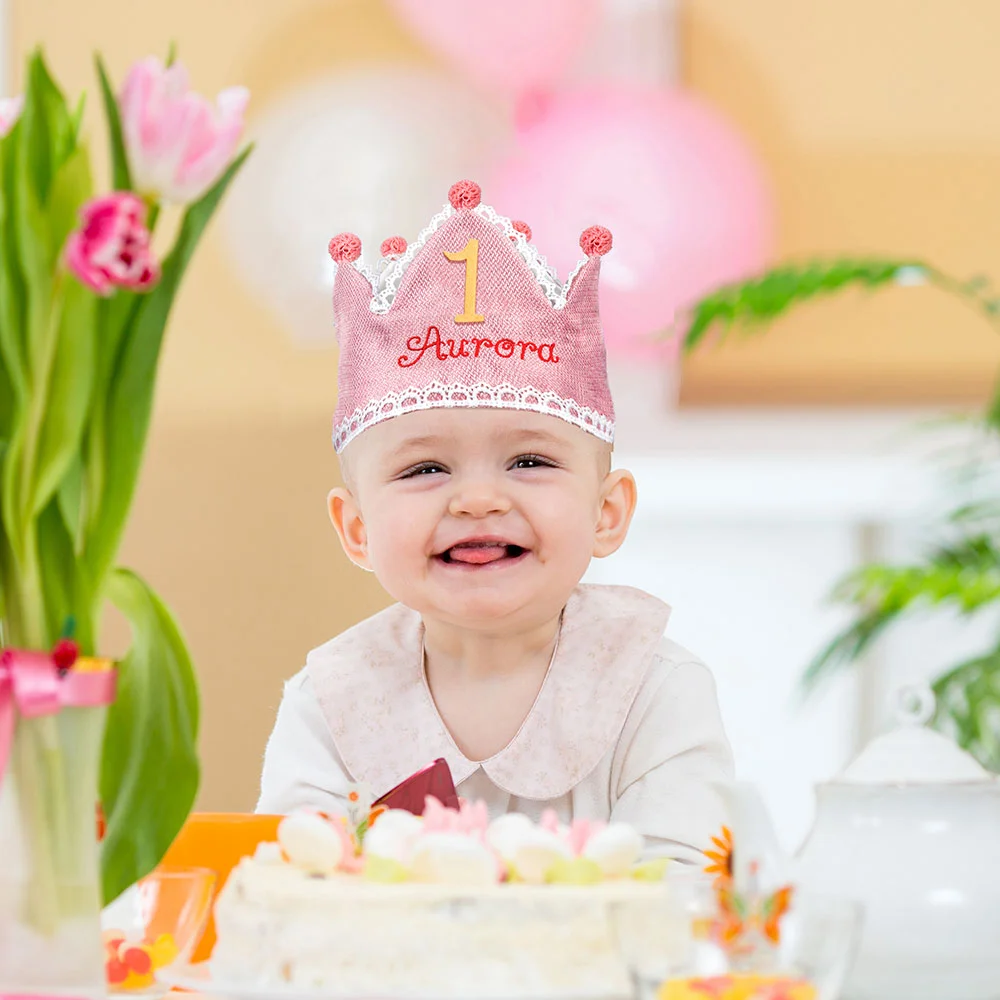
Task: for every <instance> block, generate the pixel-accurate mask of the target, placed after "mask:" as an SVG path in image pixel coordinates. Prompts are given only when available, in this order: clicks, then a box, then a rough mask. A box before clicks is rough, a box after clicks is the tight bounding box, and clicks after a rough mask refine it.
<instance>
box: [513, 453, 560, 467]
mask: <svg viewBox="0 0 1000 1000" xmlns="http://www.w3.org/2000/svg"><path fill="white" fill-rule="evenodd" d="M552 464H553V463H552V462H550V461H549V460H548V459H547V458H542V456H541V455H519V456H518V457H517V458H515V459H514V461H513V462H512V463H511V468H512V469H544V468H552Z"/></svg>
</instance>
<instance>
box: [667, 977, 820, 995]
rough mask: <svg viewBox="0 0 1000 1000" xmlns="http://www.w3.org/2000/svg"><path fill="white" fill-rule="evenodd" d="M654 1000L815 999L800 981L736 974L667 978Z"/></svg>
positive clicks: (807, 987) (811, 991) (811, 986)
mask: <svg viewBox="0 0 1000 1000" xmlns="http://www.w3.org/2000/svg"><path fill="white" fill-rule="evenodd" d="M658 1000H816V988H815V987H814V986H813V985H812V984H811V983H808V982H806V981H805V980H802V979H788V978H786V977H783V976H761V975H755V974H753V973H749V972H737V973H733V974H731V975H727V976H711V977H705V976H701V977H699V976H689V977H687V978H685V979H668V980H667V981H666V982H665V983H663V985H662V986H661V987H660V989H659V996H658Z"/></svg>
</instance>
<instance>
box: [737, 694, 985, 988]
mask: <svg viewBox="0 0 1000 1000" xmlns="http://www.w3.org/2000/svg"><path fill="white" fill-rule="evenodd" d="M933 710H934V696H933V694H932V693H931V691H930V690H929V689H927V688H907V689H904V691H902V692H900V694H899V708H898V710H897V718H898V720H899V722H900V723H901V724H900V725H899V726H898V728H896V729H895V730H893V731H892V732H889V733H887V734H886V735H884V736H880V737H878V738H877V739H875V740H873V741H872V742H871V743H870V744H869V745H868V746H867V747H866V748H865V750H863V751H862V753H861V754H860V755H859V756H858V757H857V758H856V759H855V760H854V761H853V763H851V765H850V766H849V767H848V768H847V769H846V770H845V771H844V772H843V773H842V774H841V775H840V776H839V777H837V778H836V779H834V780H833V781H830V782H827V783H826V784H823V785H820V786H818V788H817V790H816V793H817V803H816V821H815V823H814V825H813V828H812V831H811V832H810V834H809V836H808V837H807V839H806V842H805V844H804V846H803V847H802V850H801V851H800V853H799V855H798V857H797V858H796V859H794V860H791V861H790V860H788V859H784V858H783V857H782V856H781V852H780V850H779V848H778V842H777V838H776V837H775V835H774V831H773V829H772V827H771V824H770V820H769V819H768V818H767V815H766V812H765V810H764V806H763V803H762V802H761V800H760V798H759V796H758V795H757V792H756V790H755V789H754V788H753V787H752V786H748V785H743V784H736V785H733V786H730V787H729V788H728V789H727V790H725V792H724V794H725V795H726V797H727V799H728V800H729V805H730V811H731V819H732V824H733V840H734V843H735V845H736V849H735V852H734V858H733V862H734V877H735V878H736V880H737V882H738V883H739V882H740V881H742V880H746V879H749V878H751V877H753V878H756V879H758V881H759V882H763V883H764V884H765V885H766V884H767V883H770V884H772V885H774V884H777V883H778V882H784V881H790V882H793V883H795V884H797V885H799V886H801V888H802V889H803V890H804V891H808V892H810V893H816V894H820V893H822V894H823V895H827V896H836V897H840V898H844V899H852V900H856V901H857V902H859V903H861V904H862V905H863V907H864V929H863V932H862V942H861V947H860V951H859V954H858V956H857V961H856V963H855V965H854V969H853V972H852V974H851V976H850V978H849V981H848V983H847V986H846V988H845V990H844V997H845V998H846V1000H1000V781H998V779H997V778H996V776H994V775H991V774H990V773H989V772H988V771H986V770H985V769H984V768H982V767H981V766H980V765H979V763H978V762H977V761H976V760H974V759H973V758H972V757H971V756H970V755H969V754H967V753H965V752H963V751H962V750H960V749H959V748H958V747H957V746H956V745H955V744H954V743H953V742H952V741H951V740H949V739H947V738H946V737H945V736H942V735H941V734H939V733H937V732H934V731H932V730H930V729H928V728H926V727H925V725H924V723H926V722H927V720H928V719H929V718H930V716H931V714H932V713H933ZM998 735H1000V734H998ZM751 873H753V874H752V875H751Z"/></svg>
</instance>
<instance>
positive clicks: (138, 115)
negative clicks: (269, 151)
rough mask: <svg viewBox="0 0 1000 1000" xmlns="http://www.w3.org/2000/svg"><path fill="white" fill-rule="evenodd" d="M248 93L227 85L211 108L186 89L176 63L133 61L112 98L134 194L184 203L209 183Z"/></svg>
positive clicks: (239, 127) (229, 154)
mask: <svg viewBox="0 0 1000 1000" xmlns="http://www.w3.org/2000/svg"><path fill="white" fill-rule="evenodd" d="M249 97H250V92H249V91H248V90H247V89H246V88H245V87H230V88H228V89H227V90H223V91H222V92H221V93H220V94H219V96H218V97H217V98H216V102H215V107H214V108H213V107H212V105H211V104H209V102H208V101H207V100H206V99H205V98H204V97H202V96H201V95H200V94H195V93H192V92H191V91H190V90H188V75H187V71H186V70H185V69H184V67H183V66H182V65H181V64H180V63H174V64H173V65H172V66H170V67H168V68H164V66H163V63H161V62H160V60H159V59H157V58H155V57H153V56H150V57H149V58H148V59H144V60H142V62H139V63H136V64H135V65H134V66H133V67H132V70H131V72H130V73H129V75H128V79H127V80H126V81H125V86H124V87H123V88H122V93H121V96H120V98H119V100H118V104H119V108H120V111H121V119H122V132H123V133H124V138H125V148H126V151H127V153H128V162H129V167H130V169H131V172H132V183H133V185H134V186H135V188H136V190H137V191H139V193H140V194H143V195H146V196H149V197H152V198H154V199H157V200H160V199H162V200H163V201H169V202H174V203H175V204H186V203H188V202H191V201H195V200H196V199H197V198H199V197H200V196H201V195H202V194H204V193H205V192H206V191H207V190H208V189H209V188H210V187H211V186H212V184H214V183H215V181H217V180H218V179H219V177H220V175H221V174H222V172H223V171H224V170H225V169H226V167H227V166H228V165H229V163H230V161H231V160H232V158H233V154H234V153H235V152H236V145H237V143H238V142H239V140H240V135H241V134H242V132H243V113H244V111H245V110H246V106H247V101H248V100H249Z"/></svg>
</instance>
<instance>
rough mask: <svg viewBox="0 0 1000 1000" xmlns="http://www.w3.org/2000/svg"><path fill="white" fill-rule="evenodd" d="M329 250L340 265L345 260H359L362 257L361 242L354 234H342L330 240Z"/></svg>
mask: <svg viewBox="0 0 1000 1000" xmlns="http://www.w3.org/2000/svg"><path fill="white" fill-rule="evenodd" d="M327 249H328V250H329V251H330V256H331V257H332V258H333V259H334V260H335V261H336V262H337V263H338V264H339V263H340V262H341V261H344V260H357V259H358V258H359V257H360V256H361V240H360V238H359V237H357V236H355V235H354V233H340V234H339V235H337V236H334V238H333V239H332V240H330V243H329V245H328V247H327Z"/></svg>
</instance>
